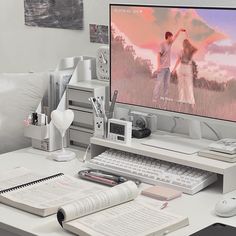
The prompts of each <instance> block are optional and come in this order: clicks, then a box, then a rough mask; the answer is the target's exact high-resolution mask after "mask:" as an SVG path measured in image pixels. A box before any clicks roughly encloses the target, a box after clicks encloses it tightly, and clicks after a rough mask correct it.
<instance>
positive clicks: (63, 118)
mask: <svg viewBox="0 0 236 236" xmlns="http://www.w3.org/2000/svg"><path fill="white" fill-rule="evenodd" d="M51 119H52V123H53V124H54V125H55V126H56V128H57V129H58V130H59V132H60V134H61V139H62V149H61V150H59V151H56V152H54V153H53V159H54V160H55V161H70V160H72V159H74V158H75V153H74V152H72V151H69V150H65V148H64V136H65V134H66V130H67V129H68V128H69V127H70V125H71V123H72V122H73V120H74V112H73V111H71V110H65V111H63V112H62V111H58V110H54V111H53V112H52V113H51Z"/></svg>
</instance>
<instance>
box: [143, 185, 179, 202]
mask: <svg viewBox="0 0 236 236" xmlns="http://www.w3.org/2000/svg"><path fill="white" fill-rule="evenodd" d="M141 194H142V195H144V196H147V197H151V198H155V199H158V200H161V201H169V200H172V199H174V198H177V197H180V196H181V195H182V192H180V191H178V190H175V189H171V188H167V187H162V186H153V187H149V188H147V189H144V190H143V191H142V192H141Z"/></svg>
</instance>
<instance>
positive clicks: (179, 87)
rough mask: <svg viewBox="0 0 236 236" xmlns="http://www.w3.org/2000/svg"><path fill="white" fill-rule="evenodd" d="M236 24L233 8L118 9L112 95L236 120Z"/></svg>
mask: <svg viewBox="0 0 236 236" xmlns="http://www.w3.org/2000/svg"><path fill="white" fill-rule="evenodd" d="M226 17H227V20H226ZM235 20H236V14H235V11H233V10H229V9H225V10H222V9H221V10H214V11H213V10H212V9H210V8H209V9H207V8H184V7H183V8H173V7H156V6H153V7H151V6H119V5H117V6H113V7H112V8H111V27H110V29H111V39H110V40H111V90H112V91H111V92H113V91H114V90H118V91H119V96H118V102H120V103H124V104H130V105H137V106H143V107H149V108H154V109H162V110H167V111H174V112H180V113H186V114H192V115H198V116H203V117H212V118H218V119H224V120H228V121H236V114H235V113H234V112H233V111H234V110H235V109H236V94H234V92H233V91H234V89H236V54H235V52H236V46H235V45H236V33H235V31H234V22H235ZM231 21H232V24H229V22H231Z"/></svg>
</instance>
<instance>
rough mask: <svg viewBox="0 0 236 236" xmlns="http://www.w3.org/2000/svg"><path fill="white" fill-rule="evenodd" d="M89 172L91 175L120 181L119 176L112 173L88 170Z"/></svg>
mask: <svg viewBox="0 0 236 236" xmlns="http://www.w3.org/2000/svg"><path fill="white" fill-rule="evenodd" d="M89 173H90V174H92V175H93V176H98V177H102V178H106V179H110V180H114V181H116V182H117V183H119V182H120V179H119V177H117V176H114V175H109V174H103V173H100V172H94V171H90V172H89Z"/></svg>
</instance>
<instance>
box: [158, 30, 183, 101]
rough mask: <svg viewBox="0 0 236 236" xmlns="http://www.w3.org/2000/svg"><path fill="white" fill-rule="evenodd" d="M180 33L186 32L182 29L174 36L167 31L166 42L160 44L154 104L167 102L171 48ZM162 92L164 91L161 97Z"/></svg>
mask: <svg viewBox="0 0 236 236" xmlns="http://www.w3.org/2000/svg"><path fill="white" fill-rule="evenodd" d="M180 32H186V30H185V29H180V30H178V32H177V33H176V34H175V35H173V34H172V33H171V32H169V31H167V32H166V33H165V41H164V42H162V43H161V44H160V48H159V51H158V54H157V66H158V67H157V79H156V83H155V87H154V90H153V102H155V103H156V102H157V101H158V99H159V98H161V99H163V100H166V99H167V94H168V89H169V83H170V75H171V73H170V63H171V47H172V45H173V43H174V42H175V40H176V39H177V37H178V36H179V34H180ZM161 90H162V91H163V93H162V96H161Z"/></svg>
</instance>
